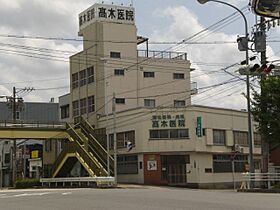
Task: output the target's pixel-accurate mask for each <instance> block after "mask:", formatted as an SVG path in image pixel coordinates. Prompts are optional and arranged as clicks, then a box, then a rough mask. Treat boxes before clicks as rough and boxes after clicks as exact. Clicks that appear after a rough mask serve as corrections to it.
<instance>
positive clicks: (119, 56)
mask: <svg viewBox="0 0 280 210" xmlns="http://www.w3.org/2000/svg"><path fill="white" fill-rule="evenodd" d="M110 57H111V58H121V53H120V52H110Z"/></svg>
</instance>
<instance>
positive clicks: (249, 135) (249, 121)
mask: <svg viewBox="0 0 280 210" xmlns="http://www.w3.org/2000/svg"><path fill="white" fill-rule="evenodd" d="M197 1H198V2H199V3H200V4H205V3H207V2H209V1H212V2H217V3H220V4H225V5H227V6H229V7H231V8H233V9H235V10H236V11H237V12H239V13H240V15H241V16H242V17H243V20H244V24H245V39H246V46H245V47H246V50H245V52H246V65H248V64H249V54H248V23H247V19H246V17H245V15H244V14H243V12H242V11H241V10H240V9H238V8H237V7H236V6H234V5H231V4H229V3H227V2H223V1H218V0H197ZM246 86H247V109H248V140H249V161H250V173H254V159H253V138H252V121H251V106H250V80H249V75H247V76H246Z"/></svg>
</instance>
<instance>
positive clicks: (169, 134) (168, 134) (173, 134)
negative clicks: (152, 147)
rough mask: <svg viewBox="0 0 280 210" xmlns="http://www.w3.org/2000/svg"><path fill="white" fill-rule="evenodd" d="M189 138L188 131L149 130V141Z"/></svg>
mask: <svg viewBox="0 0 280 210" xmlns="http://www.w3.org/2000/svg"><path fill="white" fill-rule="evenodd" d="M187 138H189V129H161V130H150V139H151V140H157V139H166V140H172V139H187Z"/></svg>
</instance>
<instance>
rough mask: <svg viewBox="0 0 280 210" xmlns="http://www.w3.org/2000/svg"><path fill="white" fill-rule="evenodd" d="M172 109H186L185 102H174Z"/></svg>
mask: <svg viewBox="0 0 280 210" xmlns="http://www.w3.org/2000/svg"><path fill="white" fill-rule="evenodd" d="M181 103H182V104H181ZM174 107H175V108H180V107H186V101H185V100H174Z"/></svg>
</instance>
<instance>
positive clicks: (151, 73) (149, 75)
mask: <svg viewBox="0 0 280 210" xmlns="http://www.w3.org/2000/svg"><path fill="white" fill-rule="evenodd" d="M143 74H144V77H155V72H151V71H144V73H143Z"/></svg>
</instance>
